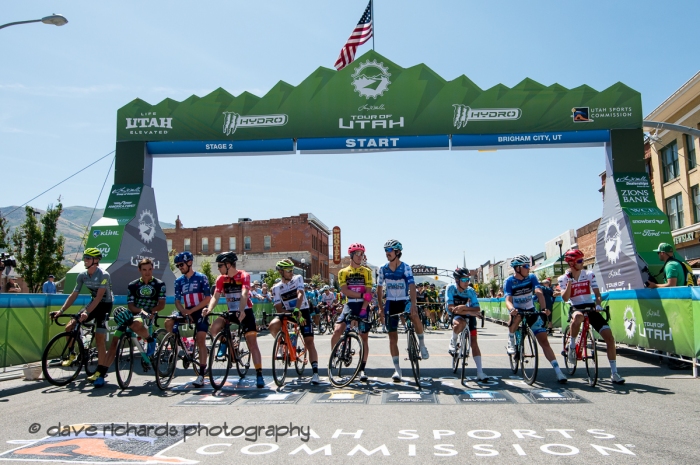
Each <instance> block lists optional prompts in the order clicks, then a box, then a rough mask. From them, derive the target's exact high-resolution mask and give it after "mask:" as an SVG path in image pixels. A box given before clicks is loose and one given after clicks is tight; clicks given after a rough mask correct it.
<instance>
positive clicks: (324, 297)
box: [319, 292, 335, 305]
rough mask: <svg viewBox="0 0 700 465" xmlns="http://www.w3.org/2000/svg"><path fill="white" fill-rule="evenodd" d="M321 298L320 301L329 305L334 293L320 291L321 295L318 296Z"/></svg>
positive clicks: (333, 298)
mask: <svg viewBox="0 0 700 465" xmlns="http://www.w3.org/2000/svg"><path fill="white" fill-rule="evenodd" d="M319 298H320V299H321V302H322V303H324V304H326V305H331V304H332V303H333V301H334V300H335V294H334V293H332V292H329V293H328V294H326V293H325V292H322V293H321V295H320V296H319Z"/></svg>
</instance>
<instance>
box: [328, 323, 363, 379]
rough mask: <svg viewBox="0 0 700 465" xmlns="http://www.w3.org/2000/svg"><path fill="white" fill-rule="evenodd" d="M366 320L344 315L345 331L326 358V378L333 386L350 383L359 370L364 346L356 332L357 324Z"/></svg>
mask: <svg viewBox="0 0 700 465" xmlns="http://www.w3.org/2000/svg"><path fill="white" fill-rule="evenodd" d="M360 322H365V323H367V321H366V320H364V319H363V318H360V317H359V316H355V315H352V314H349V315H346V317H345V323H346V325H345V332H344V333H343V335H342V336H340V339H338V342H336V343H335V346H333V350H331V356H330V358H329V359H328V380H329V381H330V382H331V384H332V385H333V386H334V387H345V386H347V385H348V384H350V383H352V382H353V380H354V379H355V378H356V377H357V374H358V373H359V372H360V367H361V366H362V359H363V357H364V355H365V346H364V344H363V343H362V338H360V336H359V334H358V332H357V324H359V323H360Z"/></svg>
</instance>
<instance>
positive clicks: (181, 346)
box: [154, 316, 211, 390]
mask: <svg viewBox="0 0 700 465" xmlns="http://www.w3.org/2000/svg"><path fill="white" fill-rule="evenodd" d="M171 318H172V317H171ZM173 319H174V320H175V324H174V325H173V332H172V333H170V334H167V335H166V336H165V337H164V338H163V340H162V341H161V343H160V345H159V346H158V350H157V351H156V356H155V358H154V366H155V371H156V383H157V384H158V387H159V388H160V389H162V390H165V389H167V388H168V386H169V385H170V382H171V381H172V379H173V376H174V375H175V368H176V365H177V361H178V360H182V368H184V369H185V370H187V369H188V368H189V367H190V365H192V368H193V369H194V372H195V374H196V375H197V376H200V375H202V376H203V375H204V373H201V372H200V371H201V370H200V367H199V347H198V346H197V342H196V341H195V343H194V344H193V345H192V347H188V345H187V344H185V340H184V337H183V336H182V335H181V334H180V325H181V324H186V323H187V321H188V320H189V317H183V316H180V317H175V318H173ZM192 327H193V328H194V325H192ZM195 336H196V331H195ZM207 345H208V346H210V345H211V344H207Z"/></svg>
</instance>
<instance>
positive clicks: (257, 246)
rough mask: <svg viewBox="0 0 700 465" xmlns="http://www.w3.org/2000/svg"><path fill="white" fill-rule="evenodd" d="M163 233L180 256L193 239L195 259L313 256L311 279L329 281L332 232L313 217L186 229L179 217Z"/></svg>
mask: <svg viewBox="0 0 700 465" xmlns="http://www.w3.org/2000/svg"><path fill="white" fill-rule="evenodd" d="M163 232H164V233H165V236H166V238H167V239H168V245H169V246H170V247H172V249H174V250H176V251H178V252H182V251H184V250H185V248H186V247H185V239H189V240H190V246H189V251H190V252H192V253H193V254H195V255H196V254H203V255H211V254H216V253H219V252H222V251H224V252H225V251H227V250H233V251H234V252H236V253H237V254H239V255H240V254H243V253H244V252H245V253H247V254H256V253H269V252H281V253H283V252H300V251H306V252H309V253H310V254H311V263H310V264H309V265H310V267H309V270H310V273H311V275H315V274H320V275H321V276H322V277H323V279H325V280H328V243H329V236H330V231H329V230H328V228H327V227H326V226H325V225H324V224H323V223H322V222H321V221H320V220H318V218H316V217H315V216H314V215H312V214H309V213H302V214H300V215H298V216H291V217H285V218H274V219H270V220H256V221H241V222H237V223H230V224H222V225H216V226H200V227H197V228H184V227H182V222H180V218H179V217H178V219H177V221H176V222H175V229H164V230H163ZM205 238H206V239H207V242H208V244H207V247H206V249H205V248H204V246H203V239H205ZM217 238H219V240H220V247H218V249H219V250H217V246H216V239H217ZM170 241H172V243H171V242H170ZM234 243H235V244H234ZM234 245H235V247H233V246H234Z"/></svg>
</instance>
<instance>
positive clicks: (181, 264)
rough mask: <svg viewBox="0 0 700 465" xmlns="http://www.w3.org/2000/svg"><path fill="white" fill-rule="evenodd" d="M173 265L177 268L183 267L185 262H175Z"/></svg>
mask: <svg viewBox="0 0 700 465" xmlns="http://www.w3.org/2000/svg"><path fill="white" fill-rule="evenodd" d="M175 266H176V267H178V268H184V267H185V263H177V264H175Z"/></svg>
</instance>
